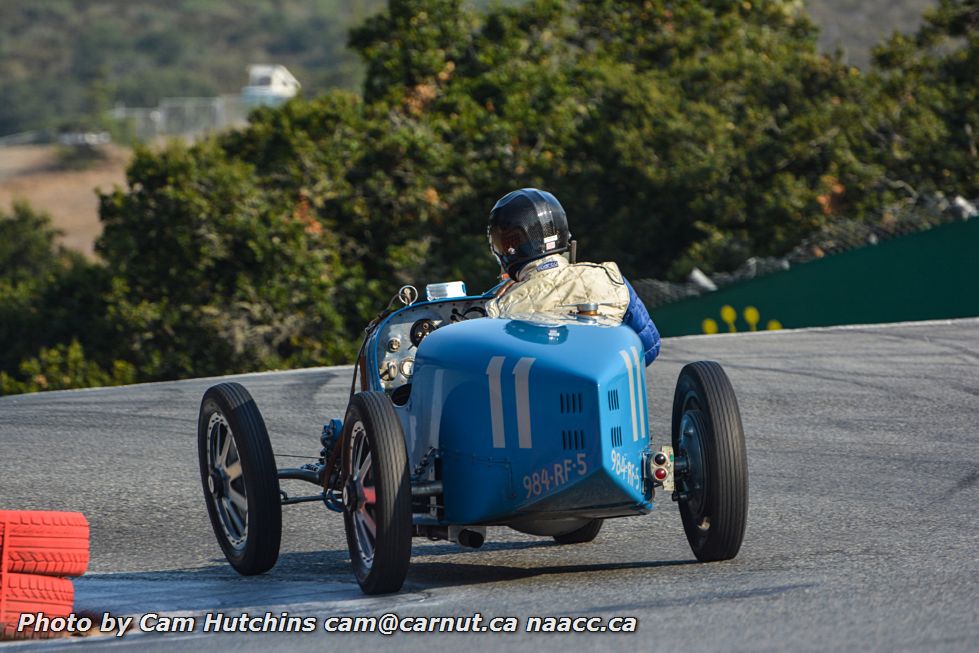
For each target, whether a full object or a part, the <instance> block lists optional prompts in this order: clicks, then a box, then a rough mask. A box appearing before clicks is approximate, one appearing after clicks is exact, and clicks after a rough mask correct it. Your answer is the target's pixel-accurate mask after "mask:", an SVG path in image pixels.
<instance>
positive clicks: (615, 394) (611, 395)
mask: <svg viewBox="0 0 979 653" xmlns="http://www.w3.org/2000/svg"><path fill="white" fill-rule="evenodd" d="M608 409H609V410H618V409H619V391H618V390H609V391H608Z"/></svg>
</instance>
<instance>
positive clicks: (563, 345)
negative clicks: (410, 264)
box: [366, 297, 652, 524]
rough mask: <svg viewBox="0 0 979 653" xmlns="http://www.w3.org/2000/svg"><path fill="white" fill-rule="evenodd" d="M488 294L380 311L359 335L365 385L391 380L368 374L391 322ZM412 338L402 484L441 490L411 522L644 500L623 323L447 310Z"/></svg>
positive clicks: (633, 356)
mask: <svg viewBox="0 0 979 653" xmlns="http://www.w3.org/2000/svg"><path fill="white" fill-rule="evenodd" d="M484 299H485V297H466V298H460V299H455V300H440V301H437V302H419V303H416V304H413V305H411V306H407V307H404V308H402V309H400V310H398V311H396V312H394V313H392V314H391V315H389V316H387V317H386V318H385V319H384V321H383V322H382V323H381V324H379V325H378V327H377V328H376V329H375V330H374V332H373V334H372V336H371V338H370V340H369V341H368V343H367V347H368V348H367V351H366V358H367V368H368V370H372V372H371V373H369V374H368V381H369V385H370V387H371V389H374V390H386V391H388V392H389V393H392V391H393V390H394V389H396V388H392V384H391V383H388V382H385V381H383V380H382V379H381V377H380V376H379V375H378V373H377V370H378V369H379V367H381V368H383V365H384V364H385V360H386V357H390V356H391V355H390V354H389V353H388V352H389V351H390V349H388V348H387V345H386V342H389V341H387V340H385V339H386V338H388V337H389V336H390V334H393V333H395V332H397V329H398V328H399V325H408V324H410V323H412V322H413V321H415V320H416V319H417V318H418V316H424V315H432V314H437V313H438V312H439V311H441V312H442V313H443V314H445V313H447V311H448V308H449V304H452V305H453V306H457V307H459V308H458V309H455V308H453V309H452V310H453V315H455V314H456V313H460V312H461V311H465V310H469V309H468V308H467V307H470V306H472V305H473V303H478V302H480V301H482V300H484ZM399 342H400V341H399ZM398 348H399V355H400V356H402V357H403V356H406V355H408V354H406V353H404V351H405V350H404V348H403V346H402V345H400V344H399V345H398ZM408 348H409V349H411V352H410V354H411V355H413V356H414V358H413V372H412V374H411V375H410V377H408V378H406V379H405V382H410V383H411V388H410V394H407V393H406V394H407V398H406V400H404V401H402V402H400V403H401V405H396V406H395V410H396V412H397V414H398V416H399V418H400V420H401V423H402V427H403V430H404V434H405V441H406V445H407V451H408V458H409V463H408V464H409V469H410V470H411V471H412V482H413V483H423V482H432V481H441V483H442V486H443V488H444V491H443V494H442V496H441V498H440V499H439V501H438V502H436V501H435V500H432V502H431V503H432V504H435V503H438V506H437V507H435V506H434V505H433V507H432V510H431V511H429V512H423V511H421V510H419V509H418V508H417V507H416V510H415V512H416V515H415V521H416V523H438V524H507V523H511V522H513V521H514V520H519V519H521V518H525V517H527V516H530V515H532V516H534V517H535V518H538V519H562V518H563V519H567V518H589V519H590V518H604V517H615V516H624V515H635V514H644V513H646V512H648V511H649V510H650V509H651V508H652V486H651V484H650V482H649V480H648V479H646V478H645V477H644V474H643V468H644V456H645V455H648V454H649V453H650V452H651V447H650V442H649V435H648V434H649V423H648V419H647V412H646V379H645V366H644V356H643V353H644V352H643V346H642V343H641V342H640V340H639V338H638V336H637V335H636V333H635V331H633V330H632V329H630V328H629V327H627V326H622V325H617V324H607V323H602V321H601V318H599V319H592V318H582V317H575V316H568V317H567V318H553V317H545V318H539V317H528V318H527V319H504V318H498V319H492V318H481V319H460V320H459V321H457V322H450V321H449V320H446V321H445V322H444V323H443V325H442V326H440V327H439V328H437V329H436V330H434V331H433V332H431V333H430V335H428V336H427V337H425V338H424V339H423V340H422V341H421V343H420V344H419V345H418V346H417V348H414V347H411V346H408ZM389 365H390V363H389ZM404 390H407V388H404ZM395 403H396V404H398V403H399V402H395ZM422 510H424V506H423V507H422Z"/></svg>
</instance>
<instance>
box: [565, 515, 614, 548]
mask: <svg viewBox="0 0 979 653" xmlns="http://www.w3.org/2000/svg"><path fill="white" fill-rule="evenodd" d="M604 521H605V520H604V519H592V520H591V521H589V522H588V523H587V524H585V525H584V526H582V527H581V528H576V529H575V530H573V531H571V532H570V533H564V534H562V535H555V536H554V541H555V542H557V543H558V544H584V543H585V542H591V541H592V540H594V539H595V538H596V537H598V532H599V531H600V530H602V523H604Z"/></svg>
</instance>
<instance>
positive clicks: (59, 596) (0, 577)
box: [0, 572, 75, 639]
mask: <svg viewBox="0 0 979 653" xmlns="http://www.w3.org/2000/svg"><path fill="white" fill-rule="evenodd" d="M74 602H75V588H74V587H73V586H72V584H71V581H70V580H66V579H64V578H52V577H50V576H34V575H31V574H12V573H9V572H8V573H5V574H0V639H21V638H31V637H58V636H61V633H48V632H44V631H43V630H42V631H40V632H35V631H34V629H33V628H27V629H25V630H24V631H23V632H19V633H18V632H17V623H18V622H19V621H20V616H21V615H22V614H37V613H38V612H40V613H42V614H43V615H44V616H45V617H47V618H48V619H55V618H57V617H67V616H68V615H70V614H71V610H72V607H73V605H74Z"/></svg>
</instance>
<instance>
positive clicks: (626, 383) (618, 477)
mask: <svg viewBox="0 0 979 653" xmlns="http://www.w3.org/2000/svg"><path fill="white" fill-rule="evenodd" d="M461 288H462V284H459V283H458V282H456V283H454V284H436V285H433V286H429V287H428V291H429V292H428V295H429V300H428V301H418V292H417V291H416V290H415V289H414V288H413V287H411V286H405V287H403V288H402V289H401V290H400V291H399V292H398V294H397V295H396V296H395V298H394V299H392V301H391V303H390V304H389V305H388V308H387V309H386V310H385V311H383V312H382V313H381V314H380V315H378V317H377V318H376V319H375V320H374V321H373V322H371V324H370V325H369V326H368V328H367V331H366V336H365V338H364V342H363V345H362V347H361V350H360V353H359V355H358V357H357V362H356V366H355V370H354V378H353V383H352V386H351V393H350V401H349V404H348V406H347V411H346V415H345V416H344V418H343V420H342V421H341V420H339V419H333V420H331V421H330V422H329V423H328V424H327V425H326V426H324V428H323V432H322V435H321V437H320V441H321V445H322V449H321V451H320V455H319V458H318V460H317V462H315V463H310V464H307V465H304V466H302V467H299V468H283V469H277V468H276V464H275V457H274V455H273V452H272V447H271V444H270V442H269V437H268V433H267V431H266V428H265V423H264V421H263V420H262V416H261V413H260V412H259V410H258V408H257V407H256V405H255V402H254V401H253V400H252V398H251V396H250V395H249V394H248V392H247V391H246V390H245V389H244V388H243V387H242V386H241V385H239V384H237V383H222V384H220V385H216V386H213V387H211V388H210V389H208V390H207V392H206V393H205V394H204V398H203V401H202V402H201V409H200V418H199V422H198V454H199V460H200V469H201V481H202V483H203V486H204V496H205V500H206V503H207V509H208V514H209V516H210V519H211V524H212V526H213V527H214V533H215V535H216V536H217V539H218V542H219V543H220V545H221V548H222V549H223V551H224V553H225V556H226V557H227V559H228V561H229V562H230V563H231V565H232V566H233V567H234V568H235V569H236V570H237V571H238V572H239V573H241V574H245V575H251V574H259V573H263V572H265V571H267V570H269V569H270V568H271V567H272V566H273V565H274V564H275V562H276V559H277V558H278V553H279V540H280V535H281V528H282V513H281V510H282V506H283V505H289V504H293V503H300V502H305V501H322V502H323V503H324V504H325V505H326V507H327V508H329V509H331V510H333V511H336V512H339V513H342V514H343V517H344V523H345V526H346V534H347V544H348V547H349V550H350V558H351V561H352V563H353V569H354V574H355V575H356V577H357V581H358V583H359V584H360V587H361V589H362V590H363V591H364V592H365V593H367V594H382V593H387V592H395V591H398V590H399V589H400V588H401V585H402V583H403V582H404V579H405V576H406V574H407V571H408V565H409V561H410V557H411V538H412V537H426V538H429V539H447V540H450V541H453V542H457V543H458V544H460V545H461V546H465V547H479V546H481V545H482V544H483V541H484V539H485V536H486V527H487V526H491V525H504V526H509V527H511V528H514V529H516V530H518V531H520V532H523V533H529V534H532V535H540V536H547V537H553V538H554V540H556V541H557V542H558V543H560V544H574V543H581V542H589V541H591V540H593V539H594V538H595V536H596V535H597V534H598V532H599V530H600V529H601V527H602V522H603V520H605V519H609V518H612V517H626V516H630V515H643V514H646V513H648V512H649V511H650V510H652V507H653V496H654V493H655V491H656V489H657V488H659V489H662V490H664V491H666V492H671V493H672V498H673V500H674V501H678V502H679V508H680V515H681V518H682V520H683V526H684V530H685V532H686V535H687V539H688V540H689V542H690V546H691V548H692V550H693V553H694V555H695V556H696V557H697V559H698V560H701V561H713V560H726V559H729V558H733V557H734V556H735V555H737V553H738V550H739V548H740V546H741V541H742V538H743V535H744V529H745V521H746V516H747V497H748V472H747V463H746V460H747V459H746V454H745V445H744V435H743V431H742V426H741V417H740V414H739V411H738V405H737V400H736V398H735V396H734V391H733V389H732V387H731V384H730V382H729V380H728V378H727V375H726V374H725V373H724V371H723V370H722V369H721V367H720V365H718V364H717V363H714V362H707V361H701V362H696V363H691V364H689V365H687V366H685V367H684V368H683V370H682V371H681V373H680V378H679V380H678V382H677V386H676V392H675V395H674V400H673V423H672V442H671V444H670V445H669V446H663V447H661V448H659V449H655V448H654V447H653V445H652V443H651V442H650V440H649V435H648V434H649V422H648V418H647V412H646V376H645V373H644V372H645V370H644V367H643V365H642V347H641V344H640V341H639V339H638V337H637V336H636V334H635V332H633V331H632V330H631V329H630V328H629V327H626V326H622V325H620V324H618V323H609V322H608V321H606V320H605V318H603V317H601V316H600V315H599V314H598V311H597V306H596V305H594V304H581V305H578V306H574V307H569V312H568V315H567V316H565V317H553V316H548V317H544V318H542V317H541V316H526V317H524V318H523V319H518V318H509V319H503V318H499V319H491V318H486V317H485V315H486V311H485V309H484V308H483V306H484V304H485V303H486V301H487V300H488V299H489V298H491V297H492V292H493V291H490V292H489V293H487V294H485V295H479V296H466V295H465V293H464V290H461V292H460V289H461ZM447 291H448V292H447ZM453 291H455V294H456V296H452V295H453V294H454V293H453ZM447 294H448V295H449V296H446V295H447ZM440 296H441V297H440ZM436 297H440V298H436ZM397 301H400V303H401V304H402V306H400V307H399V308H397V309H392V306H394V305H395V304H396V302H397ZM281 479H299V480H304V481H308V482H310V483H312V484H314V485H316V486H317V487H318V489H319V492H318V493H316V494H313V495H309V496H302V497H292V496H289V495H287V494H286V493H285V492H283V491H282V490H281V488H280V485H279V481H280V480H281Z"/></svg>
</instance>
